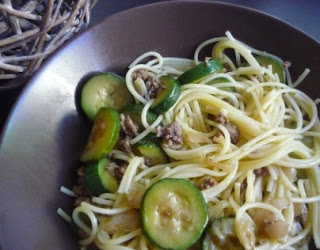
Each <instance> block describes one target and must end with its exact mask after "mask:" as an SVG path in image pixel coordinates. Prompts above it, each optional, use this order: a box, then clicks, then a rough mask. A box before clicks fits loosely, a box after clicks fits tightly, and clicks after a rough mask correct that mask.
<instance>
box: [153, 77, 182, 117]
mask: <svg viewBox="0 0 320 250" xmlns="http://www.w3.org/2000/svg"><path fill="white" fill-rule="evenodd" d="M159 80H160V83H161V85H162V87H161V88H160V89H159V90H158V92H157V95H156V97H155V99H154V101H153V103H152V105H151V109H152V111H153V112H154V113H156V114H162V113H164V112H166V111H167V110H168V109H170V108H171V107H172V106H173V105H174V104H175V103H176V101H177V100H178V98H179V96H180V92H181V88H180V84H179V82H178V81H177V80H176V79H174V78H173V77H172V76H169V75H163V76H161V77H160V79H159Z"/></svg>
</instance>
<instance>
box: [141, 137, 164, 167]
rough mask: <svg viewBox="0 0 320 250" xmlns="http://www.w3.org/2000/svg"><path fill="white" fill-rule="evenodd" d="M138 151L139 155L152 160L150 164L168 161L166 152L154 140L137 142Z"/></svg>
mask: <svg viewBox="0 0 320 250" xmlns="http://www.w3.org/2000/svg"><path fill="white" fill-rule="evenodd" d="M136 151H137V152H138V154H139V155H141V156H144V157H146V158H147V159H148V160H150V166H154V165H158V164H164V163H167V162H168V157H167V155H166V153H165V152H164V151H163V150H162V148H160V147H158V146H157V144H155V143H153V142H147V141H143V142H141V143H137V146H136Z"/></svg>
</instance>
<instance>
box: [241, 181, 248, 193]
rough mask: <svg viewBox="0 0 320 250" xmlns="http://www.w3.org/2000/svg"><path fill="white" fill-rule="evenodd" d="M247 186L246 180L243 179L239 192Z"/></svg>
mask: <svg viewBox="0 0 320 250" xmlns="http://www.w3.org/2000/svg"><path fill="white" fill-rule="evenodd" d="M247 186H248V183H247V180H244V181H243V182H242V183H241V185H240V192H242V191H244V190H245V189H246V188H247Z"/></svg>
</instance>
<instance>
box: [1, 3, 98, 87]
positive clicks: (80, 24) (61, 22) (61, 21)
mask: <svg viewBox="0 0 320 250" xmlns="http://www.w3.org/2000/svg"><path fill="white" fill-rule="evenodd" d="M1 1H2V3H0V91H1V90H4V89H10V88H14V87H16V86H19V85H21V84H23V83H25V80H26V79H27V78H29V77H30V76H31V75H32V73H34V72H35V71H36V70H37V69H38V68H39V67H40V65H41V63H42V62H43V61H44V59H45V58H46V57H47V56H48V55H50V54H51V53H52V52H53V51H55V50H56V49H57V48H58V47H59V46H60V45H61V44H63V43H64V42H65V41H66V40H68V39H69V38H71V37H72V36H73V35H74V34H75V33H77V32H78V31H79V30H80V29H82V28H84V27H86V26H87V24H88V23H89V21H90V12H91V9H92V8H93V6H94V5H95V4H96V2H97V1H98V0H1ZM13 79H14V80H13Z"/></svg>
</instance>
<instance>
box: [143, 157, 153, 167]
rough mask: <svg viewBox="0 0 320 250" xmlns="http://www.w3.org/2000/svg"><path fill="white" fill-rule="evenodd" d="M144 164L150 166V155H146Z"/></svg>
mask: <svg viewBox="0 0 320 250" xmlns="http://www.w3.org/2000/svg"><path fill="white" fill-rule="evenodd" d="M144 164H145V165H146V166H148V167H150V166H151V165H152V160H151V159H150V158H149V157H146V156H145V157H144Z"/></svg>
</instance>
